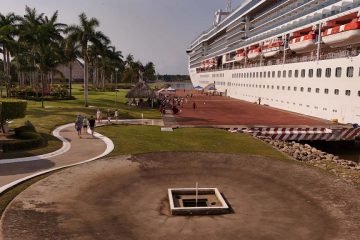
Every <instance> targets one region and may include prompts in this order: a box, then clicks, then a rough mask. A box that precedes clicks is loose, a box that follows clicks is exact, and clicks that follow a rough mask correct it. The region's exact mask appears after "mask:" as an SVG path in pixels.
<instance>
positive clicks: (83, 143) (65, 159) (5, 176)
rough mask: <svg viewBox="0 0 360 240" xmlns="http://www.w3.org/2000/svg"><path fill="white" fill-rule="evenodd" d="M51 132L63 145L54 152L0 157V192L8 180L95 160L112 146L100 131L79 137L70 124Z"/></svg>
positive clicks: (156, 122) (12, 181) (151, 122)
mask: <svg viewBox="0 0 360 240" xmlns="http://www.w3.org/2000/svg"><path fill="white" fill-rule="evenodd" d="M112 122H113V123H117V124H137V125H157V126H163V121H162V120H161V119H122V120H118V121H112ZM103 123H104V124H105V123H106V121H104V122H103ZM53 134H54V135H55V136H56V137H58V138H60V139H61V140H62V141H63V147H62V148H61V149H59V150H57V151H55V152H52V153H48V154H44V155H41V156H34V157H27V158H15V159H0V193H1V192H2V191H4V190H5V189H6V188H7V187H8V186H9V184H10V185H16V184H17V183H18V182H17V181H19V180H20V182H21V179H24V178H26V177H31V176H33V175H34V174H37V173H40V172H44V171H47V170H51V169H56V168H61V167H63V166H68V165H72V164H77V163H81V162H84V161H89V160H94V159H97V158H100V157H102V156H104V155H107V154H108V153H110V152H111V151H112V150H113V143H112V141H111V140H110V139H108V138H107V137H105V136H102V135H101V134H98V133H96V134H95V137H92V136H91V135H90V134H83V136H82V138H81V139H80V138H79V137H78V136H77V133H76V131H75V130H74V126H73V124H68V125H64V126H61V127H59V128H57V129H56V130H54V133H53Z"/></svg>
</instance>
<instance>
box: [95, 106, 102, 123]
mask: <svg viewBox="0 0 360 240" xmlns="http://www.w3.org/2000/svg"><path fill="white" fill-rule="evenodd" d="M96 120H97V122H98V123H101V111H100V109H98V110H97V111H96Z"/></svg>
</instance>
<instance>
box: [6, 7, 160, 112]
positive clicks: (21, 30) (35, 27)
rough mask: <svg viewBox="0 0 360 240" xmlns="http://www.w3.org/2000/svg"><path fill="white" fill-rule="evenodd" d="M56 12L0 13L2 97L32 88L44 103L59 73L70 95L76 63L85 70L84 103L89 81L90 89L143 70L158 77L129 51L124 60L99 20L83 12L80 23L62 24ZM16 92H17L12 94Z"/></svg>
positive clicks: (148, 77) (150, 78)
mask: <svg viewBox="0 0 360 240" xmlns="http://www.w3.org/2000/svg"><path fill="white" fill-rule="evenodd" d="M58 16H59V13H58V11H55V12H54V13H53V14H51V15H49V16H47V15H45V14H44V13H39V12H38V11H37V10H36V9H34V8H30V7H28V6H26V8H25V14H24V16H17V15H16V14H14V13H8V14H5V15H4V14H1V13H0V53H1V54H2V56H3V60H2V61H1V63H2V65H3V68H0V97H3V96H6V97H17V96H21V95H23V92H24V91H30V90H29V89H31V91H30V92H32V93H35V95H36V98H37V99H41V100H42V101H43V100H44V99H45V98H46V96H48V95H52V91H53V89H56V88H54V87H53V86H54V85H55V84H56V80H57V79H56V77H57V76H60V77H61V78H62V79H64V80H65V79H67V80H68V81H66V82H65V84H66V86H67V95H68V96H70V97H71V96H72V83H73V77H72V75H73V63H74V62H76V61H78V62H79V63H80V64H81V65H82V66H83V68H84V77H83V80H84V85H83V94H84V105H85V106H86V107H87V106H88V101H89V99H88V93H89V91H88V89H89V84H91V85H92V86H91V87H92V88H97V89H98V88H100V89H104V88H105V86H106V85H107V84H115V85H116V83H117V82H120V81H121V82H128V83H135V82H136V81H137V80H138V79H139V77H140V72H143V74H141V75H143V78H144V80H148V81H153V80H155V79H156V77H155V66H154V64H153V63H152V62H149V63H147V64H145V65H143V64H142V63H141V62H140V61H136V60H134V56H133V55H131V54H129V55H128V56H126V57H125V58H124V56H123V54H122V52H121V51H119V50H118V49H116V47H115V46H113V45H112V44H111V40H110V39H109V37H107V36H106V35H105V34H104V33H103V32H101V31H99V30H98V28H99V26H100V22H99V20H98V19H96V18H90V17H88V16H87V15H86V14H85V13H81V14H80V15H79V23H78V24H71V25H67V24H64V23H61V22H59V20H58ZM59 66H67V68H68V73H65V74H64V73H63V72H60V71H59V70H58V69H59ZM116 80H118V81H116ZM62 84H64V82H63V83H62ZM115 88H116V87H115ZM115 88H114V89H115ZM14 89H16V91H14ZM19 91H20V94H19ZM16 92H17V93H18V94H14V93H16ZM69 99H71V98H69ZM42 106H43V107H44V104H42Z"/></svg>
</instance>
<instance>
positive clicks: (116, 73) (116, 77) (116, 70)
mask: <svg viewBox="0 0 360 240" xmlns="http://www.w3.org/2000/svg"><path fill="white" fill-rule="evenodd" d="M118 71H119V68H117V67H116V68H115V107H117V84H118V76H117V75H118Z"/></svg>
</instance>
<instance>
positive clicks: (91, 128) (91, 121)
mask: <svg viewBox="0 0 360 240" xmlns="http://www.w3.org/2000/svg"><path fill="white" fill-rule="evenodd" d="M95 124H96V121H95V118H94V117H93V116H91V117H90V119H89V127H90V130H91V135H92V136H94V130H95Z"/></svg>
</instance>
